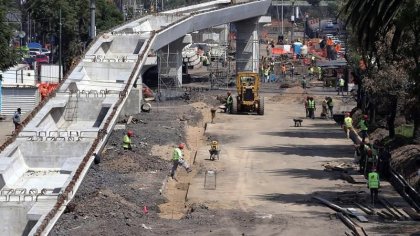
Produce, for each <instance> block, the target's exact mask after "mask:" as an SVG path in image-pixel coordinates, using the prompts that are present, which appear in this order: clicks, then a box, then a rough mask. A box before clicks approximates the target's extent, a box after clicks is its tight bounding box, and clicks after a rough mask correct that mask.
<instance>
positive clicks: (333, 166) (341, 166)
mask: <svg viewBox="0 0 420 236" xmlns="http://www.w3.org/2000/svg"><path fill="white" fill-rule="evenodd" d="M322 166H323V167H324V168H325V169H324V170H325V171H346V170H347V169H349V168H351V167H352V166H351V165H349V164H347V163H331V162H327V163H326V164H322Z"/></svg>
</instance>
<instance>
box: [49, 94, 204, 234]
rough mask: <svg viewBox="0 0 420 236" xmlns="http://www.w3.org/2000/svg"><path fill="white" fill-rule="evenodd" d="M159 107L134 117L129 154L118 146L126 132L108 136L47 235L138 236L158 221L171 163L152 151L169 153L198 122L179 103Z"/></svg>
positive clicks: (195, 114)
mask: <svg viewBox="0 0 420 236" xmlns="http://www.w3.org/2000/svg"><path fill="white" fill-rule="evenodd" d="M162 105H165V106H166V108H163V107H161V108H160V109H159V110H157V109H152V111H151V112H150V113H141V114H138V115H135V116H134V117H133V120H134V119H136V120H138V122H136V124H129V125H128V126H127V130H128V129H129V130H132V131H134V134H135V136H134V137H133V139H132V144H133V150H132V151H125V150H123V149H122V147H121V144H122V138H123V136H124V134H125V132H126V130H114V131H113V132H112V133H111V134H110V137H109V141H108V143H107V145H106V147H105V151H104V152H103V153H102V154H101V156H102V158H101V163H100V164H99V165H93V166H92V168H91V169H90V170H89V171H88V173H87V175H86V177H85V179H84V180H83V183H82V184H81V186H80V188H79V190H78V192H77V194H76V196H75V198H74V199H73V200H72V201H71V203H70V204H69V207H68V208H67V210H66V212H65V214H63V215H62V217H61V218H60V219H59V220H58V222H57V224H56V225H55V226H54V228H53V230H52V231H51V235H74V234H76V235H88V234H89V235H91V234H92V232H95V233H94V234H97V235H116V234H117V235H121V234H123V235H138V234H139V232H140V231H141V229H143V230H144V228H143V227H142V224H141V222H150V223H151V222H153V221H154V220H156V219H158V218H159V217H158V213H159V207H158V206H159V205H160V204H162V203H164V202H165V201H166V199H165V198H164V197H163V196H162V195H161V194H160V189H161V187H162V183H163V181H164V180H165V178H166V177H167V175H168V173H169V171H170V168H171V163H170V161H169V159H170V157H167V156H163V157H162V156H156V155H153V152H152V149H154V150H156V149H157V148H154V147H159V148H158V149H160V150H166V151H163V152H162V153H167V154H169V153H171V150H172V148H173V146H174V145H175V144H177V143H179V142H185V140H186V139H185V127H186V126H188V125H197V124H198V123H199V121H200V120H201V119H202V115H201V112H199V111H198V110H197V109H196V108H194V107H193V106H190V105H187V104H186V103H185V102H184V101H171V102H170V103H167V104H162ZM124 119H126V118H125V117H123V118H121V120H124ZM145 208H146V209H147V210H146V209H145ZM145 212H147V214H146V213H145Z"/></svg>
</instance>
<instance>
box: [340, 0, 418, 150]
mask: <svg viewBox="0 0 420 236" xmlns="http://www.w3.org/2000/svg"><path fill="white" fill-rule="evenodd" d="M343 13H344V14H346V17H347V23H348V24H349V25H350V26H351V29H352V31H353V32H354V33H355V35H356V38H357V39H358V46H359V47H360V49H361V53H362V55H363V57H364V58H365V61H367V62H369V63H367V65H368V70H367V71H368V72H367V78H366V80H367V81H368V80H375V78H376V77H378V72H379V71H382V72H383V71H387V70H388V73H385V74H384V76H382V79H381V82H386V84H387V86H385V85H384V86H383V89H384V90H387V89H388V95H392V94H399V91H400V90H401V89H404V92H405V93H408V96H409V98H410V100H411V101H412V104H413V106H412V110H411V117H412V119H413V121H414V141H415V142H417V143H420V76H419V75H420V64H419V60H420V45H419V44H420V41H419V40H420V1H419V0H406V1H399V0H370V1H366V0H351V1H350V0H349V1H347V4H346V5H345V7H344V8H343ZM384 45H385V47H384ZM380 47H383V48H385V50H384V49H381V48H380ZM392 67H394V70H397V71H399V73H391V72H390V70H391V69H392ZM400 70H404V73H402V71H400ZM402 74H405V76H406V78H405V79H407V83H406V85H404V83H403V82H401V81H400V82H398V84H400V85H401V86H398V88H395V87H392V86H393V82H395V80H394V79H395V78H396V77H397V78H398V76H397V75H402ZM390 77H393V78H390ZM399 78H400V79H402V80H404V79H403V78H401V77H399ZM382 80H383V81H382ZM388 85H389V86H388ZM389 89H390V90H389ZM390 97H392V96H390ZM398 104H399V102H394V103H392V105H391V106H388V108H389V114H391V115H390V117H391V118H392V117H394V118H395V116H394V114H396V113H397V112H398V109H399V107H401V106H399V105H398ZM390 122H393V121H392V119H391V120H388V124H389V123H390ZM388 126H389V127H390V128H392V127H393V125H390V124H389V125H388ZM392 134H393V130H390V136H392Z"/></svg>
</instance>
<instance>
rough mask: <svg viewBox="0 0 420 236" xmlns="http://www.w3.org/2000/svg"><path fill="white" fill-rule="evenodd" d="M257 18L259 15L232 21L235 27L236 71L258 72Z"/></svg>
mask: <svg viewBox="0 0 420 236" xmlns="http://www.w3.org/2000/svg"><path fill="white" fill-rule="evenodd" d="M258 19H259V17H255V18H250V19H246V20H242V21H237V22H235V23H234V24H235V28H236V71H252V72H258V66H259V43H258Z"/></svg>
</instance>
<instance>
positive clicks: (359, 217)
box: [312, 196, 368, 222]
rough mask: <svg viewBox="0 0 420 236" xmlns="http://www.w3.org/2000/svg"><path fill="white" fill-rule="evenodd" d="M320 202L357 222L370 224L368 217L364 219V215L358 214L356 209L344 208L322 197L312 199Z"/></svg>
mask: <svg viewBox="0 0 420 236" xmlns="http://www.w3.org/2000/svg"><path fill="white" fill-rule="evenodd" d="M312 198H314V199H316V200H318V201H320V202H322V203H323V204H325V205H326V206H328V207H330V208H331V209H333V210H335V211H337V212H341V213H343V214H345V215H350V216H352V217H355V218H356V219H357V220H359V221H360V222H368V219H367V218H366V217H364V216H363V215H361V214H360V212H358V211H357V210H356V209H354V208H342V207H340V206H338V205H336V204H334V203H332V202H330V201H328V200H326V199H324V198H321V197H315V196H314V197H312Z"/></svg>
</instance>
